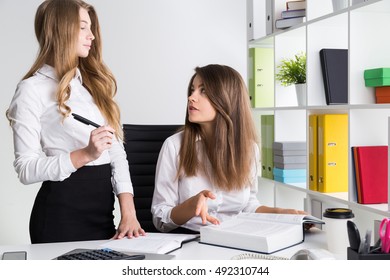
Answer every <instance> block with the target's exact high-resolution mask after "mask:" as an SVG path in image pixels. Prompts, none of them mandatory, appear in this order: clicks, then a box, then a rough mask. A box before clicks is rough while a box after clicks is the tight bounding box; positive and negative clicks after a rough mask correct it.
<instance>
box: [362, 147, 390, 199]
mask: <svg viewBox="0 0 390 280" xmlns="http://www.w3.org/2000/svg"><path fill="white" fill-rule="evenodd" d="M387 153H388V148H387V146H361V147H355V148H354V160H355V166H356V167H357V168H355V170H356V175H357V176H356V184H357V188H358V189H357V192H358V203H361V204H379V203H387V194H388V192H387V184H388V175H387V166H388V164H387V158H388V154H387Z"/></svg>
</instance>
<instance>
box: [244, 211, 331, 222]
mask: <svg viewBox="0 0 390 280" xmlns="http://www.w3.org/2000/svg"><path fill="white" fill-rule="evenodd" d="M237 218H238V219H246V220H256V221H270V222H279V223H289V224H302V223H304V222H307V223H319V224H323V223H324V222H323V221H322V220H321V219H318V218H316V217H313V216H310V215H295V214H273V213H241V214H239V215H238V216H237Z"/></svg>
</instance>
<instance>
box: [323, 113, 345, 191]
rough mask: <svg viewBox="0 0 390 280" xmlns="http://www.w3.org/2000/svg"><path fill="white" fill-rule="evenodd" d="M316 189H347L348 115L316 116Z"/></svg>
mask: <svg viewBox="0 0 390 280" xmlns="http://www.w3.org/2000/svg"><path fill="white" fill-rule="evenodd" d="M317 136H318V191H320V192H326V193H328V192H347V191H348V115H347V114H326V115H319V116H318V131H317Z"/></svg>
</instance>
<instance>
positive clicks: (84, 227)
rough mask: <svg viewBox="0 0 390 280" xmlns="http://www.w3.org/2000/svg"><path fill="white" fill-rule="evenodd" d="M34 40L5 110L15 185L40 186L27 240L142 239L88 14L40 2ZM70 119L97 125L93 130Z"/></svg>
mask: <svg viewBox="0 0 390 280" xmlns="http://www.w3.org/2000/svg"><path fill="white" fill-rule="evenodd" d="M35 34H36V37H37V39H38V42H39V53H38V56H37V59H36V61H35V62H34V64H33V66H32V67H31V69H30V70H29V71H28V73H27V74H26V75H25V76H24V78H23V79H22V81H21V82H20V83H19V84H18V86H17V88H16V92H15V95H14V97H13V99H12V101H11V104H10V107H9V109H8V110H7V117H8V119H9V121H10V124H11V126H12V130H13V137H14V149H15V161H14V167H15V170H16V172H17V173H18V177H19V179H20V181H21V182H22V183H23V184H32V183H37V182H43V183H42V186H41V188H40V190H39V192H38V194H37V197H36V199H35V202H34V206H33V209H32V213H31V218H30V238H31V242H32V243H45V242H64V241H79V240H97V239H109V238H122V237H124V236H128V237H133V236H135V237H136V236H139V235H143V234H144V231H143V229H142V228H141V226H140V224H139V222H138V220H137V217H136V213H135V208H134V202H133V187H132V183H131V180H130V173H129V168H128V162H127V159H126V153H125V150H124V148H123V143H122V139H123V132H122V128H121V123H120V112H119V107H118V105H117V104H116V102H115V101H114V96H115V94H116V91H117V86H116V80H115V78H114V76H113V74H112V73H111V72H110V70H109V69H108V68H107V66H106V65H105V64H104V62H103V60H102V42H101V36H100V27H99V21H98V17H97V14H96V11H95V9H94V8H93V7H92V6H91V5H89V4H87V3H85V2H83V1H81V0H46V1H44V2H43V3H42V4H41V5H40V6H39V7H38V9H37V12H36V16H35ZM71 113H76V114H80V115H82V116H83V117H85V118H88V119H90V120H92V121H93V122H96V123H98V124H101V125H102V126H101V127H99V128H96V129H94V128H93V127H92V126H87V125H85V124H83V123H81V122H78V121H77V120H75V119H74V118H72V117H71ZM114 194H116V195H117V197H118V200H119V205H120V212H121V220H120V223H119V226H118V229H117V230H116V229H115V225H114V216H113V210H114V201H115V197H114Z"/></svg>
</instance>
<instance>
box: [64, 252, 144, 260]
mask: <svg viewBox="0 0 390 280" xmlns="http://www.w3.org/2000/svg"><path fill="white" fill-rule="evenodd" d="M143 259H145V255H127V254H125V253H122V252H118V251H115V250H111V249H76V250H74V251H71V252H69V253H67V254H64V255H61V256H59V257H58V258H57V260H143Z"/></svg>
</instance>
